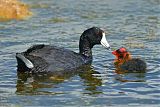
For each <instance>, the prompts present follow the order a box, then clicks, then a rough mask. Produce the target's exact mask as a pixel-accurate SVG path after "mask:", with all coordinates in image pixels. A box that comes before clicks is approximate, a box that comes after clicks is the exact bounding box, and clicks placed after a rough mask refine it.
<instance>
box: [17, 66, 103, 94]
mask: <svg viewBox="0 0 160 107" xmlns="http://www.w3.org/2000/svg"><path fill="white" fill-rule="evenodd" d="M93 74H99V72H96V71H94V70H93V68H92V67H91V66H90V65H88V66H83V67H81V68H79V69H76V70H75V71H68V72H61V73H50V74H49V73H48V74H31V73H24V72H18V71H17V77H18V79H17V85H16V88H17V90H16V93H17V94H22V95H24V94H30V95H35V94H38V95H40V94H49V95H54V94H64V93H65V92H63V91H59V92H53V91H54V90H50V89H53V88H59V87H58V85H59V84H61V83H64V82H66V81H67V80H69V79H70V78H72V77H75V76H78V77H80V79H81V80H82V82H83V84H84V86H85V90H86V91H87V92H86V93H85V92H84V94H99V93H102V92H101V91H99V90H98V89H97V88H98V87H99V86H101V85H102V79H98V78H96V77H95V76H94V75H93Z"/></svg>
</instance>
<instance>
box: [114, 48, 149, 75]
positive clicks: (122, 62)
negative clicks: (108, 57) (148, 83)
mask: <svg viewBox="0 0 160 107" xmlns="http://www.w3.org/2000/svg"><path fill="white" fill-rule="evenodd" d="M112 54H113V55H115V56H116V59H115V60H114V64H115V67H116V71H117V73H125V72H132V73H141V72H145V71H146V67H147V65H146V62H144V61H143V60H141V59H139V58H132V57H131V54H130V53H129V52H128V51H127V49H126V48H124V47H121V48H119V49H117V50H114V51H113V52H112Z"/></svg>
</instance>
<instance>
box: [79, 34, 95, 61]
mask: <svg viewBox="0 0 160 107" xmlns="http://www.w3.org/2000/svg"><path fill="white" fill-rule="evenodd" d="M92 47H93V46H92V44H91V43H90V41H89V39H88V38H87V37H86V36H83V35H82V36H81V37H80V42H79V53H80V54H81V55H82V56H83V57H84V58H85V59H86V60H92V50H91V49H92Z"/></svg>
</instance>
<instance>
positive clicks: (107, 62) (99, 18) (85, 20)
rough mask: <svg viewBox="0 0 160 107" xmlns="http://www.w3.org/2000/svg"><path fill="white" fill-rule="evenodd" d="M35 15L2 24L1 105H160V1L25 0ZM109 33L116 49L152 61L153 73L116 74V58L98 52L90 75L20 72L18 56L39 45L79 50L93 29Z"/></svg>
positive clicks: (99, 48)
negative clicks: (84, 34) (86, 33)
mask: <svg viewBox="0 0 160 107" xmlns="http://www.w3.org/2000/svg"><path fill="white" fill-rule="evenodd" d="M23 1H24V2H25V3H27V4H29V5H30V7H31V10H32V12H33V13H34V15H33V17H31V18H30V19H27V20H23V21H15V20H13V21H8V22H0V93H1V94H0V106H62V107H63V106H94V107H96V106H99V107H102V106H115V107H119V106H120V107H125V106H130V107H132V106H148V107H153V106H155V107H158V106H159V105H160V0H100V1H99V0H23ZM92 26H98V27H101V28H102V29H104V30H105V32H108V36H107V39H108V41H109V43H110V44H111V46H112V48H113V49H117V48H119V47H121V46H125V47H126V48H128V50H129V51H130V52H131V53H132V55H133V56H134V57H140V58H142V59H144V60H145V61H146V62H147V65H148V68H147V73H144V74H116V73H115V72H114V70H115V68H114V66H113V60H114V56H113V55H111V53H110V51H107V50H105V49H104V48H103V47H102V46H95V47H94V48H93V55H94V56H93V57H94V59H93V63H92V65H91V66H90V67H84V68H83V69H82V70H83V71H84V73H80V74H66V75H65V76H64V75H45V76H35V75H27V74H17V71H16V65H17V62H16V59H15V53H16V52H21V51H24V50H25V49H27V48H28V47H30V46H31V45H33V44H38V43H44V44H52V45H57V46H63V47H65V48H67V49H71V50H73V51H76V52H78V51H79V50H78V43H79V36H80V35H81V33H82V32H83V31H84V30H86V29H87V28H89V27H92Z"/></svg>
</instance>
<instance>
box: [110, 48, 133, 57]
mask: <svg viewBox="0 0 160 107" xmlns="http://www.w3.org/2000/svg"><path fill="white" fill-rule="evenodd" d="M112 54H113V55H115V56H116V58H117V59H124V58H129V57H130V53H129V52H128V51H127V49H126V48H124V47H121V48H119V49H117V50H114V51H113V52H112Z"/></svg>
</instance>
